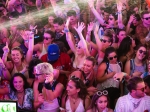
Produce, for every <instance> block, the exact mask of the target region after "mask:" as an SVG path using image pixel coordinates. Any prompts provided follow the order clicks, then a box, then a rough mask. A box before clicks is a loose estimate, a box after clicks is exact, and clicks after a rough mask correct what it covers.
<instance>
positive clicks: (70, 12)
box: [67, 10, 76, 17]
mask: <svg viewBox="0 0 150 112" xmlns="http://www.w3.org/2000/svg"><path fill="white" fill-rule="evenodd" d="M70 16H76V12H75V11H74V10H69V11H68V12H67V17H70Z"/></svg>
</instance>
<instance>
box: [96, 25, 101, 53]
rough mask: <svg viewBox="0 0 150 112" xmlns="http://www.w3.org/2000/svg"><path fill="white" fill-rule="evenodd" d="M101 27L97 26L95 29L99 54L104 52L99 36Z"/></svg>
mask: <svg viewBox="0 0 150 112" xmlns="http://www.w3.org/2000/svg"><path fill="white" fill-rule="evenodd" d="M98 30H99V26H98V25H97V24H96V25H95V29H94V36H95V40H96V44H97V47H98V52H99V51H101V50H102V42H101V41H100V38H99V35H98Z"/></svg>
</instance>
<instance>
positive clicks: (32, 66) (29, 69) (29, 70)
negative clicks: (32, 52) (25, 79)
mask: <svg viewBox="0 0 150 112" xmlns="http://www.w3.org/2000/svg"><path fill="white" fill-rule="evenodd" d="M39 63H42V61H41V60H40V59H36V58H35V59H32V60H31V61H30V63H29V67H28V73H29V78H35V75H34V74H33V71H34V67H35V66H36V65H37V64H39Z"/></svg>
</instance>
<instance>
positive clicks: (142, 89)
mask: <svg viewBox="0 0 150 112" xmlns="http://www.w3.org/2000/svg"><path fill="white" fill-rule="evenodd" d="M136 90H141V91H142V92H144V90H145V87H144V88H141V89H136Z"/></svg>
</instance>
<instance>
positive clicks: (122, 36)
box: [117, 31, 126, 42]
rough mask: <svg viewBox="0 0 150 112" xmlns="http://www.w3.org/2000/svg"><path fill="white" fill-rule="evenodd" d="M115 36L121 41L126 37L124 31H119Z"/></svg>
mask: <svg viewBox="0 0 150 112" xmlns="http://www.w3.org/2000/svg"><path fill="white" fill-rule="evenodd" d="M117 37H118V38H119V42H121V41H122V40H123V39H124V38H125V37H126V32H125V31H120V32H119V34H118V35H117Z"/></svg>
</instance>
